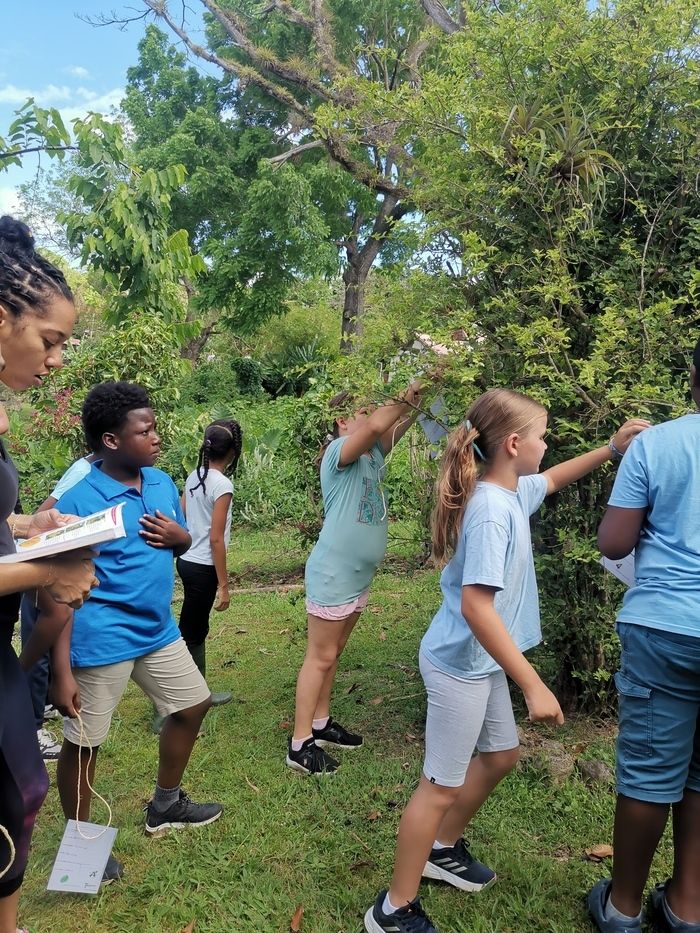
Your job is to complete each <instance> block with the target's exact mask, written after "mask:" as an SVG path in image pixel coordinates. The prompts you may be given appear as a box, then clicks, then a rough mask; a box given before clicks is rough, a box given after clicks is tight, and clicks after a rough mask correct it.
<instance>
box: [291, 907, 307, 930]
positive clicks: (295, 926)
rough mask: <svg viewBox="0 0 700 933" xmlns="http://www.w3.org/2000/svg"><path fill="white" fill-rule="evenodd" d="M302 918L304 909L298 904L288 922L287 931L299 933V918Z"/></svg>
mask: <svg viewBox="0 0 700 933" xmlns="http://www.w3.org/2000/svg"><path fill="white" fill-rule="evenodd" d="M303 916H304V908H303V907H302V906H301V904H299V906H298V907H297V909H296V910H295V911H294V916H293V917H292V919H291V920H290V922H289V929H290V930H291V931H292V933H299V930H301V918H302V917H303Z"/></svg>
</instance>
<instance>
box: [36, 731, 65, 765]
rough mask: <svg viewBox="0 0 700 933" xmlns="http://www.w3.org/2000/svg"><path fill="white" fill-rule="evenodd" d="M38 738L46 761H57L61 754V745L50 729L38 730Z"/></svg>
mask: <svg viewBox="0 0 700 933" xmlns="http://www.w3.org/2000/svg"><path fill="white" fill-rule="evenodd" d="M36 738H37V741H38V743H39V751H40V752H41V757H42V758H43V759H44V761H55V760H56V759H57V758H58V756H59V755H60V754H61V743H60V742H59V741H58V739H57V738H56V736H55V735H54V734H53V732H51V730H50V729H37V730H36Z"/></svg>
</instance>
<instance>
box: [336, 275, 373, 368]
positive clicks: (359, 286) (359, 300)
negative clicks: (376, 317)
mask: <svg viewBox="0 0 700 933" xmlns="http://www.w3.org/2000/svg"><path fill="white" fill-rule="evenodd" d="M368 274H369V268H368V269H367V270H366V271H365V270H364V269H363V268H362V267H361V266H360V265H359V263H352V264H351V263H348V265H347V266H346V267H345V271H344V272H343V282H344V283H345V296H344V299H343V329H342V334H341V338H340V350H341V353H352V342H353V339H354V338H355V337H357V336H359V335H360V334H361V333H362V315H363V312H364V310H365V285H366V284H367V276H368Z"/></svg>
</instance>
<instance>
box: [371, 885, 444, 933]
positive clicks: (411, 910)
mask: <svg viewBox="0 0 700 933" xmlns="http://www.w3.org/2000/svg"><path fill="white" fill-rule="evenodd" d="M385 897H386V891H380V892H379V894H378V895H377V900H376V901H375V902H374V907H370V909H369V910H368V911H367V913H366V914H365V930H367V933H438V930H437V927H434V926H433V924H432V922H431V920H430V917H429V916H428V915H427V914H426V912H425V911H424V910H423V908H422V907H421V905H420V898H418V897H417V898H416V899H415V900H413V901H411V903H410V904H406V906H405V907H401V908H400V910H397V911H395V912H394V913H393V914H385V913H384V909H383V908H384V898H385Z"/></svg>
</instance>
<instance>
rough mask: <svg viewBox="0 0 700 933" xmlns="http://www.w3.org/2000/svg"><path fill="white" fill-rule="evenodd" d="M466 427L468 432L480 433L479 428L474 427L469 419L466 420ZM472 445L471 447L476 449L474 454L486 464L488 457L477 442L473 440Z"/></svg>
mask: <svg viewBox="0 0 700 933" xmlns="http://www.w3.org/2000/svg"><path fill="white" fill-rule="evenodd" d="M464 427H465V428H466V429H467V431H476V432H477V433H478V428H475V427H474V425H473V424H472V423H471V421H470V420H469V418H467V419H466V420H465V422H464ZM470 444H471V446H472V447H473V448H474V453H475V454H476V455H477V457H478V458H479V460H483V461H484V462H486V457H485V456H484V454H483V452H482V450H481V448H480V447H479V445H478V444H477V442H476V441H474V440H472V441H470Z"/></svg>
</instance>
